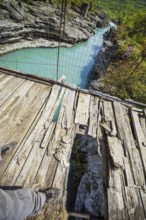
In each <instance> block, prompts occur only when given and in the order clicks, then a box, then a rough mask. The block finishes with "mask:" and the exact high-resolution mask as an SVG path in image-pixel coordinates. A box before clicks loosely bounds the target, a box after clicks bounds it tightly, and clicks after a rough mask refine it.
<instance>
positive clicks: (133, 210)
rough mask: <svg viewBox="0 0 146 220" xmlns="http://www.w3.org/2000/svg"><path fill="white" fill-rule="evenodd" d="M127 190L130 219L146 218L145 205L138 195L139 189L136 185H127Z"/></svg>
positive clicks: (139, 219)
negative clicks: (145, 214)
mask: <svg viewBox="0 0 146 220" xmlns="http://www.w3.org/2000/svg"><path fill="white" fill-rule="evenodd" d="M125 190H126V198H127V208H128V213H129V218H130V220H142V219H145V216H144V210H143V206H142V203H141V200H140V197H139V195H138V189H136V188H134V187H125Z"/></svg>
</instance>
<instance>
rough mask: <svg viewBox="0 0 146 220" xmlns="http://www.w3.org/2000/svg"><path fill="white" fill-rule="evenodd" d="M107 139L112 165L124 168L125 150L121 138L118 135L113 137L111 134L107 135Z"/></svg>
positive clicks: (116, 167) (115, 167)
mask: <svg viewBox="0 0 146 220" xmlns="http://www.w3.org/2000/svg"><path fill="white" fill-rule="evenodd" d="M107 140H108V146H109V154H110V159H111V163H112V167H113V168H114V169H119V168H120V169H123V168H124V164H123V160H124V150H123V146H122V143H121V140H120V139H118V138H117V137H111V136H109V135H108V136H107Z"/></svg>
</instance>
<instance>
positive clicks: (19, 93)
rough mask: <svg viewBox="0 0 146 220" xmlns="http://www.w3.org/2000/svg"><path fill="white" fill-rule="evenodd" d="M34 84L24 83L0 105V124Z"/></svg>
mask: <svg viewBox="0 0 146 220" xmlns="http://www.w3.org/2000/svg"><path fill="white" fill-rule="evenodd" d="M33 84H34V83H33V82H31V81H24V83H23V84H21V87H19V88H18V89H17V90H16V91H15V92H14V93H13V94H12V95H11V96H9V98H8V99H7V100H6V101H5V102H4V103H3V105H1V107H0V123H1V122H2V120H3V119H4V118H5V117H6V116H7V115H8V114H9V112H10V111H12V109H13V108H14V106H15V105H16V103H18V101H19V99H20V98H22V97H23V96H25V94H26V93H27V92H28V90H29V89H30V88H31V87H32V85H33Z"/></svg>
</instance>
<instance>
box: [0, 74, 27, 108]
mask: <svg viewBox="0 0 146 220" xmlns="http://www.w3.org/2000/svg"><path fill="white" fill-rule="evenodd" d="M24 81H25V80H24V79H20V78H18V79H17V78H16V79H14V80H12V81H11V82H10V83H9V86H8V87H6V88H5V89H3V90H2V91H1V92H0V105H2V104H3V103H4V102H5V101H6V100H7V99H8V98H9V97H10V96H11V95H12V94H13V92H15V91H16V90H17V89H18V88H19V87H20V86H21V85H22V83H23V82H24Z"/></svg>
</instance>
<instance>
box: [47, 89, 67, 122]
mask: <svg viewBox="0 0 146 220" xmlns="http://www.w3.org/2000/svg"><path fill="white" fill-rule="evenodd" d="M53 87H54V86H53ZM55 87H56V88H57V96H56V100H55V102H54V95H52V100H53V105H52V100H51V103H50V104H49V103H48V109H49V106H50V105H51V106H50V109H51V110H50V118H49V119H48V123H50V122H51V120H52V119H53V117H54V115H55V113H56V111H57V109H58V107H59V105H60V104H61V101H62V99H63V96H64V93H65V90H66V89H65V88H64V87H63V88H61V89H60V88H59V90H58V86H55ZM58 92H60V94H58ZM58 95H59V96H58Z"/></svg>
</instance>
